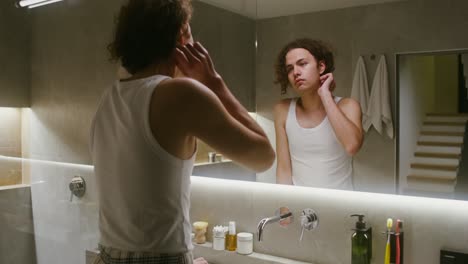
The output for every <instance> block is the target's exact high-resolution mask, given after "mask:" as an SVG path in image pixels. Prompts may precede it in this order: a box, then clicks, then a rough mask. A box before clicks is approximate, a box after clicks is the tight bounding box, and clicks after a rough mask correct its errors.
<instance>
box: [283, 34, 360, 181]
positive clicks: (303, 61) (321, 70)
mask: <svg viewBox="0 0 468 264" xmlns="http://www.w3.org/2000/svg"><path fill="white" fill-rule="evenodd" d="M333 70H334V65H333V54H332V52H331V51H330V49H329V48H328V47H327V45H325V44H324V43H323V42H321V41H317V40H312V39H297V40H295V41H292V42H290V43H288V44H287V45H286V46H285V47H284V48H283V49H282V50H281V52H280V54H279V56H278V59H277V62H276V65H275V72H276V83H279V84H280V85H281V92H282V94H284V93H286V89H287V87H288V86H291V87H292V88H293V89H294V91H295V92H296V93H297V94H298V95H299V97H298V98H292V99H284V100H282V101H280V102H279V103H277V104H276V105H275V109H274V115H275V131H276V151H277V163H278V164H277V170H276V181H277V183H280V184H293V185H299V186H310V187H320V188H333V189H345V190H352V189H353V181H352V175H353V168H352V156H353V155H354V154H356V153H357V152H358V150H359V149H360V148H361V144H362V141H363V130H362V125H361V108H360V106H359V103H358V102H357V101H355V100H353V99H351V98H341V97H336V96H334V95H333V90H334V88H335V82H334V79H333V74H332V72H333Z"/></svg>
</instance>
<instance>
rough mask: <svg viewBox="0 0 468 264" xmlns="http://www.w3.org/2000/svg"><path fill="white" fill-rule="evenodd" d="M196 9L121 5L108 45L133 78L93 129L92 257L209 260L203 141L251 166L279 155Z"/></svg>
mask: <svg viewBox="0 0 468 264" xmlns="http://www.w3.org/2000/svg"><path fill="white" fill-rule="evenodd" d="M191 13H192V6H191V1H190V0H158V1H154V0H129V1H127V4H126V5H125V6H123V7H122V8H121V10H120V14H119V16H118V20H117V25H116V32H115V38H114V41H113V42H112V43H111V45H110V47H109V48H110V49H109V50H110V52H111V56H112V58H113V59H115V60H116V61H121V63H122V66H123V67H124V68H125V70H126V71H127V72H128V73H129V74H130V76H129V77H128V78H125V79H120V80H116V81H115V82H114V84H113V86H112V87H110V88H109V89H107V90H106V91H105V92H104V94H103V96H102V98H101V101H100V103H99V106H98V109H97V111H96V114H95V117H94V120H93V123H92V126H91V140H90V149H91V153H92V158H93V164H94V172H95V176H96V183H97V184H96V186H97V193H98V200H99V232H100V242H99V248H100V253H99V255H98V257H97V258H96V260H95V261H94V264H100V263H148V264H150V263H153V264H156V263H174V264H192V263H196V264H207V261H206V260H204V259H203V258H197V259H195V260H193V256H192V249H193V245H192V242H191V232H192V230H191V224H190V219H189V211H190V176H191V174H192V169H193V164H194V159H195V153H196V148H197V146H196V144H197V143H196V142H197V141H196V139H200V140H202V141H204V142H205V143H207V144H208V145H210V146H211V147H213V149H215V150H216V151H217V152H221V153H223V154H225V155H226V156H227V157H229V158H231V159H232V160H234V161H237V162H239V163H240V164H242V165H244V166H245V167H247V168H250V169H252V170H254V171H263V170H266V169H268V168H269V167H270V166H271V164H272V163H273V161H274V156H275V153H274V151H273V148H272V147H271V145H270V142H269V141H268V138H267V137H266V134H265V133H264V132H263V130H262V128H261V127H260V126H259V125H258V124H257V123H256V122H255V120H253V119H252V118H251V117H250V115H249V114H248V112H247V110H246V109H245V108H244V107H243V106H242V105H241V104H240V103H239V102H238V101H237V99H236V98H235V97H234V96H233V95H232V93H231V92H230V91H229V89H228V87H227V86H226V84H225V83H224V81H223V79H222V77H221V76H220V75H219V74H218V73H217V71H216V69H215V67H214V65H213V62H212V60H211V58H210V55H209V54H208V52H207V51H206V49H205V48H204V47H203V46H202V45H201V44H200V43H198V42H197V43H193V41H192V34H191V31H190V26H189V21H190V17H191ZM176 69H178V70H180V72H181V73H182V74H183V75H184V76H186V77H183V78H181V77H176Z"/></svg>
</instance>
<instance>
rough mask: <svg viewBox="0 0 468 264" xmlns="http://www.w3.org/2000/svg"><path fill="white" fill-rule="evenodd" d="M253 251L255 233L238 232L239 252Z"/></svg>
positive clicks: (245, 253)
mask: <svg viewBox="0 0 468 264" xmlns="http://www.w3.org/2000/svg"><path fill="white" fill-rule="evenodd" d="M252 252H253V234H252V233H238V234H237V253H239V254H242V255H248V254H252Z"/></svg>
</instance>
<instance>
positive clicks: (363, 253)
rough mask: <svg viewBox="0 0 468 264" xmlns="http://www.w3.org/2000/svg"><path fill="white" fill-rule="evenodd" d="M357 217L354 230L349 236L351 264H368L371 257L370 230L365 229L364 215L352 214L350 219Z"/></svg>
mask: <svg viewBox="0 0 468 264" xmlns="http://www.w3.org/2000/svg"><path fill="white" fill-rule="evenodd" d="M355 216H356V217H359V220H358V221H357V222H356V228H355V229H354V231H355V232H354V233H353V235H352V236H351V264H370V259H371V256H372V237H371V231H370V229H367V228H366V222H364V215H362V214H354V215H351V217H355Z"/></svg>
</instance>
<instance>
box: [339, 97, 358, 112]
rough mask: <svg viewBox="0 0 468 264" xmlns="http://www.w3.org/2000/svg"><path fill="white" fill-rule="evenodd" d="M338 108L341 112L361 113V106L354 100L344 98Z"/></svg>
mask: <svg viewBox="0 0 468 264" xmlns="http://www.w3.org/2000/svg"><path fill="white" fill-rule="evenodd" d="M338 106H339V107H340V109H341V110H343V111H345V112H348V111H352V112H359V113H360V112H361V105H360V104H359V102H358V101H356V100H355V99H353V98H343V99H341V100H340V101H339V102H338Z"/></svg>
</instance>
